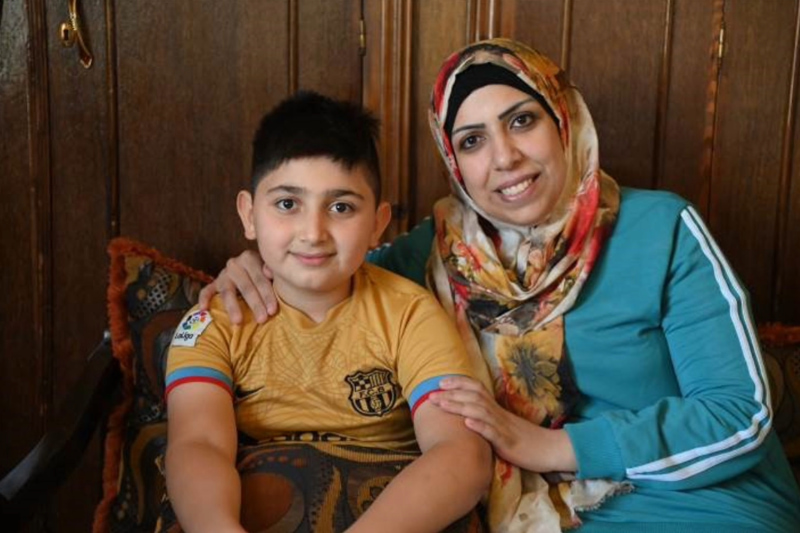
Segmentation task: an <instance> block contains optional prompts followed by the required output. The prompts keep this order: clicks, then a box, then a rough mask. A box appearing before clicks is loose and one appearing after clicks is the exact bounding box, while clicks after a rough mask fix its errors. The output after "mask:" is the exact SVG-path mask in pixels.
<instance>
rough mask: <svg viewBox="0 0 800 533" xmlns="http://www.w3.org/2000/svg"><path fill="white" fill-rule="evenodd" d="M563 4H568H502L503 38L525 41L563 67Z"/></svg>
mask: <svg viewBox="0 0 800 533" xmlns="http://www.w3.org/2000/svg"><path fill="white" fill-rule="evenodd" d="M564 2H565V0H502V2H501V4H500V35H501V36H503V37H510V38H513V39H517V40H519V41H522V42H523V43H525V44H527V45H528V46H532V47H534V48H536V49H537V50H539V51H540V52H541V53H543V54H544V55H546V56H547V57H549V58H551V59H552V60H553V61H555V62H556V63H560V61H561V50H562V47H561V44H562V43H561V37H562V35H561V32H562V29H563V26H564Z"/></svg>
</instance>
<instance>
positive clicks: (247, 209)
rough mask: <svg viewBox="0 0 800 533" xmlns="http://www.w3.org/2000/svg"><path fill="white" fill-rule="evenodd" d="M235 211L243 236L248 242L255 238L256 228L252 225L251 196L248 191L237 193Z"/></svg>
mask: <svg viewBox="0 0 800 533" xmlns="http://www.w3.org/2000/svg"><path fill="white" fill-rule="evenodd" d="M236 210H237V211H238V212H239V218H240V219H241V221H242V227H244V236H245V237H246V238H247V239H249V240H251V241H252V240H255V238H256V226H255V224H254V223H253V195H252V194H250V192H249V191H239V194H237V195H236Z"/></svg>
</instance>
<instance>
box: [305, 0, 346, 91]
mask: <svg viewBox="0 0 800 533" xmlns="http://www.w3.org/2000/svg"><path fill="white" fill-rule="evenodd" d="M297 1H298V20H299V32H298V65H299V67H298V68H299V76H298V77H299V88H300V89H312V90H316V91H319V92H322V93H324V94H327V95H328V96H331V97H332V98H341V99H346V100H350V101H352V102H361V57H360V55H359V51H358V50H359V48H358V35H359V20H360V19H361V1H360V0H297Z"/></svg>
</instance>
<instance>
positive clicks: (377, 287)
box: [166, 264, 475, 449]
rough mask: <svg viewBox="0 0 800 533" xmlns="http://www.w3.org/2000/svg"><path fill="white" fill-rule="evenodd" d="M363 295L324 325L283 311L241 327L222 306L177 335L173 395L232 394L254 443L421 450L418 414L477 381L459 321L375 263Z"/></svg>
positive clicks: (361, 286)
mask: <svg viewBox="0 0 800 533" xmlns="http://www.w3.org/2000/svg"><path fill="white" fill-rule="evenodd" d="M353 285H354V288H353V294H352V295H351V297H350V298H348V299H347V300H345V301H343V302H341V303H340V304H339V305H337V306H336V307H334V308H333V309H331V310H330V311H329V312H328V316H327V317H326V319H325V321H324V322H322V323H320V324H316V323H314V322H313V321H312V320H311V319H309V318H308V317H306V316H305V315H304V314H303V313H301V312H299V311H297V310H295V309H293V308H292V307H290V306H289V305H287V304H285V303H283V302H281V305H280V308H279V311H278V314H277V315H276V316H274V317H272V318H270V320H269V321H267V322H266V323H265V324H257V323H256V322H255V320H254V319H253V316H252V314H251V313H250V312H249V311H247V312H246V314H245V319H244V323H243V324H242V325H239V326H235V325H232V324H231V323H230V321H229V319H228V315H227V313H226V312H225V310H224V307H223V305H222V301H221V299H220V298H219V297H217V298H215V299H214V300H213V301H212V303H211V307H210V309H209V310H208V311H197V310H196V309H194V310H192V311H190V312H189V313H188V314H187V315H186V316H185V317H184V319H183V320H182V321H181V323H180V325H179V326H178V328H177V329H176V330H175V335H174V337H173V340H172V345H171V346H170V350H169V356H168V360H167V377H166V386H167V392H166V394H167V396H168V395H169V393H170V391H171V390H172V389H174V388H175V387H177V386H180V385H181V384H182V383H187V382H196V381H206V382H210V383H214V384H216V385H219V386H221V387H223V388H225V389H226V390H228V391H229V392H230V393H231V396H232V397H233V401H234V408H235V413H236V424H237V428H238V430H239V431H240V432H241V433H244V434H246V435H247V436H249V437H250V438H252V439H254V440H256V441H261V442H263V441H269V440H290V441H291V440H303V441H315V440H328V441H348V442H351V443H363V444H367V445H377V446H382V447H387V448H390V449H413V448H415V446H416V445H415V439H414V428H413V425H412V421H411V415H412V412H413V410H414V409H415V408H416V407H418V406H419V405H420V404H421V403H422V402H423V401H424V400H425V399H426V398H427V396H428V394H430V393H431V392H433V391H434V390H436V389H437V388H438V383H439V380H440V379H441V378H443V377H445V376H448V375H456V374H458V375H467V376H473V375H474V374H475V372H474V371H473V369H472V368H471V367H470V363H469V362H468V359H467V356H466V354H465V350H464V347H463V344H462V341H461V339H460V337H459V335H458V333H457V331H456V329H455V326H454V325H453V323H452V322H451V320H450V318H449V317H448V316H447V314H446V313H445V312H444V310H443V309H442V308H441V307H440V306H439V304H438V302H437V301H436V300H435V299H434V298H433V297H432V296H431V295H430V294H429V293H428V292H427V291H425V290H424V289H423V288H422V287H419V286H418V285H416V284H414V283H413V282H410V281H408V280H406V279H404V278H401V277H399V276H396V275H395V274H392V273H390V272H388V271H386V270H383V269H381V268H379V267H376V266H373V265H369V264H366V265H364V266H362V267H361V268H360V269H359V270H358V272H356V274H355V276H354V284H353Z"/></svg>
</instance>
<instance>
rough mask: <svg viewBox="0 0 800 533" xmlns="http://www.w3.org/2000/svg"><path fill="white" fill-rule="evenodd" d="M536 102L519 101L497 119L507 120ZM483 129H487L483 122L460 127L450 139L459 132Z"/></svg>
mask: <svg viewBox="0 0 800 533" xmlns="http://www.w3.org/2000/svg"><path fill="white" fill-rule="evenodd" d="M535 101H536V100H535V99H534V98H533V97H531V98H526V99H525V100H520V101H519V102H517V103H516V104H514V105H512V106H511V107H509V108H508V109H506V110H505V111H503V112H502V113H500V114H499V115H497V118H498V119H499V120H503V119H505V118H506V117H507V116H508V115H510V114H511V113H513V112H514V111H516V110H517V109H519V108H520V107H522V106H524V105H525V104H527V103H528V102H535ZM483 127H485V124H484V123H482V122H481V123H478V124H464V125H463V126H459V127H458V128H455V129H454V130H453V131H452V133H450V137H453V136H454V135H455V134H456V133H458V132H459V131H462V130H474V129H477V128H483Z"/></svg>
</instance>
